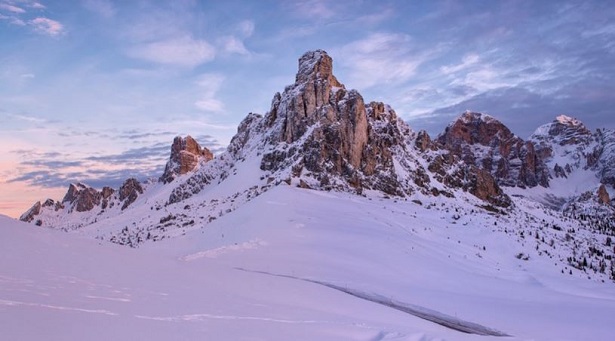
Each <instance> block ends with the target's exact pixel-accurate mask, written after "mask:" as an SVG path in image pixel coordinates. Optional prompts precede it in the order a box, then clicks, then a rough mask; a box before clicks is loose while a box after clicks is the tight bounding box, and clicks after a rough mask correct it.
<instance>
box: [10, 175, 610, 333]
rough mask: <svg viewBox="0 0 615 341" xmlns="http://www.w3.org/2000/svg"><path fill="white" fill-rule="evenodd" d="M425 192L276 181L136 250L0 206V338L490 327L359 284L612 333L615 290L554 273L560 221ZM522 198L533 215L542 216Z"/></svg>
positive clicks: (516, 321)
mask: <svg viewBox="0 0 615 341" xmlns="http://www.w3.org/2000/svg"><path fill="white" fill-rule="evenodd" d="M149 199H150V200H152V198H151V197H150V198H149ZM421 199H422V203H421V204H418V203H415V202H412V201H405V200H395V199H385V198H379V197H375V196H374V197H371V198H363V197H359V196H356V195H350V194H344V193H327V192H317V191H310V190H304V189H298V188H294V187H290V186H278V187H276V188H273V189H271V190H269V191H267V192H265V193H264V194H262V195H259V196H258V197H256V198H255V199H253V200H251V201H249V202H247V203H246V204H244V205H242V206H240V207H239V208H237V209H236V210H235V211H233V214H226V215H223V216H222V217H220V218H218V219H216V220H215V221H212V222H211V223H210V224H208V225H206V227H204V228H200V227H201V226H196V228H194V229H192V230H189V231H187V232H186V235H185V236H181V237H178V238H173V239H169V240H164V241H159V242H154V243H146V244H143V245H142V246H141V247H140V248H138V249H131V248H124V247H120V246H115V245H112V244H109V243H105V242H101V241H96V240H92V239H87V238H84V237H82V236H80V235H79V234H64V233H61V232H58V231H53V230H48V229H41V228H36V227H34V226H32V225H28V224H22V223H18V222H16V221H14V220H11V219H8V218H0V225H1V227H2V228H0V243H2V244H1V245H0V247H1V248H2V250H3V254H4V256H3V257H2V258H1V259H0V321H1V323H2V326H1V327H2V328H1V329H2V333H3V337H6V338H7V339H20V340H35V339H40V337H41V336H42V335H44V336H45V338H46V339H49V340H60V339H61V340H81V339H90V340H95V339H100V340H108V339H116V340H123V339H125V340H129V339H149V340H158V339H160V340H168V339H186V340H193V339H232V340H253V339H266V340H289V339H293V340H442V339H444V340H487V339H499V338H497V337H488V336H478V335H472V334H466V333H461V332H458V331H455V330H452V329H450V328H446V327H444V326H441V325H438V324H435V323H432V322H429V321H426V320H424V319H422V318H419V317H415V316H411V315H409V314H407V313H405V312H403V311H400V310H397V309H393V308H391V307H387V306H383V305H382V304H377V303H374V302H370V301H367V300H364V299H360V298H357V297H355V296H353V295H350V294H348V292H354V293H361V294H362V295H365V296H367V297H371V298H374V297H375V298H378V299H380V300H381V301H386V300H389V301H391V302H396V303H398V304H399V303H400V302H403V303H401V306H410V307H421V309H423V310H424V311H428V312H430V314H432V315H434V314H435V315H438V316H446V317H448V318H451V319H458V320H459V321H466V322H468V323H471V325H475V324H476V325H481V326H484V327H486V328H488V329H489V330H497V331H500V332H503V333H506V334H509V335H512V337H511V338H510V339H515V340H516V339H518V340H528V339H539V340H566V339H568V340H579V339H596V340H606V339H610V337H611V336H612V333H613V328H612V323H611V321H610V319H611V316H610V313H611V312H612V311H614V309H615V288H613V286H612V284H608V283H607V284H604V283H601V282H600V277H597V278H596V279H597V281H587V280H585V279H584V278H585V277H586V276H587V273H584V272H582V271H579V270H576V269H572V270H573V274H572V275H570V274H569V273H568V272H566V273H561V271H560V270H563V269H564V267H566V265H564V264H563V263H562V262H561V261H560V260H559V259H558V258H557V255H559V253H560V252H562V253H563V252H564V250H565V244H564V243H562V245H561V246H560V244H558V246H557V247H558V248H557V249H554V248H551V247H549V246H548V239H549V238H560V237H561V238H563V237H564V236H563V233H565V232H562V231H557V230H553V229H546V228H545V229H540V228H539V227H538V225H540V224H539V223H538V222H534V221H533V220H532V219H530V218H531V217H529V216H496V215H489V214H484V213H483V214H481V215H476V214H475V213H476V212H478V210H482V209H481V208H479V207H477V206H476V203H479V201H476V202H473V201H472V200H467V201H464V200H462V201H459V202H457V203H456V204H452V202H451V203H443V202H442V201H441V200H436V199H434V198H433V197H424V198H421ZM527 205H528V207H526V210H527V211H532V213H533V216H532V217H534V218H535V219H548V218H549V215H548V213H544V211H542V209H540V207H532V206H530V204H527ZM264 212H265V213H266V214H263V213H264ZM473 212H474V213H473ZM513 221H517V222H518V223H519V224H520V225H521V224H524V225H526V226H527V227H526V229H525V235H524V237H521V236H520V235H519V231H516V230H515V231H514V232H513V231H509V229H510V226H512V225H513ZM569 224H571V225H567V226H562V227H563V228H564V229H566V228H570V227H572V226H574V225H572V224H574V222H569ZM505 226H509V227H508V228H507V227H505ZM533 227H536V229H535V230H536V231H538V232H539V233H540V234H541V235H543V236H545V238H546V239H547V242H546V243H540V239H538V241H537V239H536V238H535V237H534V236H533V230H532V228H533ZM519 229H521V230H523V229H522V228H519ZM560 232H561V236H560ZM577 233H580V232H577ZM536 245H538V249H536ZM539 252H542V253H544V252H549V253H551V254H553V255H554V257H553V258H549V257H540V256H539V255H538V253H539ZM519 254H522V257H517V256H518V255H519ZM524 259H527V260H524ZM238 268H241V269H246V270H250V271H257V272H258V271H260V272H270V273H275V274H281V275H285V276H291V277H297V278H303V279H307V280H309V281H312V282H309V281H308V282H306V281H301V280H296V279H293V278H285V277H277V276H271V275H266V274H262V273H254V272H248V271H242V270H238ZM566 269H567V270H568V268H566ZM314 282H321V283H327V284H330V285H331V286H335V287H337V288H343V289H344V290H345V291H346V292H343V291H340V290H336V289H334V288H331V287H326V286H323V285H319V284H317V283H314Z"/></svg>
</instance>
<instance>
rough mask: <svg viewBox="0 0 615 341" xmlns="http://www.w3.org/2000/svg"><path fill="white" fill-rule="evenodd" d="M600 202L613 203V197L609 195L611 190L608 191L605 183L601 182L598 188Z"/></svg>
mask: <svg viewBox="0 0 615 341" xmlns="http://www.w3.org/2000/svg"><path fill="white" fill-rule="evenodd" d="M597 195H598V202H599V203H601V204H603V205H610V204H611V198H610V197H609V192H607V190H606V187H605V186H604V184H601V185H600V187H599V188H598V193H597Z"/></svg>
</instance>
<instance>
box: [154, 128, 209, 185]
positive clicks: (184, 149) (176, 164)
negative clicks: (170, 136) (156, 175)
mask: <svg viewBox="0 0 615 341" xmlns="http://www.w3.org/2000/svg"><path fill="white" fill-rule="evenodd" d="M213 158H214V156H213V154H212V153H211V151H209V149H207V148H205V147H201V146H200V145H199V144H198V143H197V142H196V141H195V140H194V139H193V138H192V137H191V136H186V137H185V138H183V137H181V136H177V137H175V139H174V140H173V145H172V146H171V156H170V157H169V161H168V162H167V164H166V167H165V169H164V173H163V174H162V176H161V177H160V181H161V182H163V183H165V184H167V183H169V182H171V181H173V180H174V179H175V178H176V177H177V176H179V175H183V174H186V173H188V172H191V171H193V170H194V169H195V168H196V166H197V165H198V164H199V162H201V161H203V162H207V161H210V160H212V159H213Z"/></svg>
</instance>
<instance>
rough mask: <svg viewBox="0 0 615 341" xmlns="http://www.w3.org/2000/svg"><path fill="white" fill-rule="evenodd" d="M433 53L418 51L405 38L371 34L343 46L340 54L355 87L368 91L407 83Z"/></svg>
mask: <svg viewBox="0 0 615 341" xmlns="http://www.w3.org/2000/svg"><path fill="white" fill-rule="evenodd" d="M433 52H434V50H423V49H418V48H415V47H414V46H413V39H412V38H411V37H410V36H408V35H406V34H401V33H372V34H369V35H368V36H367V37H365V38H363V39H360V40H357V41H354V42H352V43H349V44H347V45H345V46H343V47H342V48H341V49H340V50H339V53H338V54H339V60H340V63H341V65H342V66H345V67H347V68H349V69H350V71H351V74H350V76H351V80H352V82H353V83H352V84H353V86H357V87H359V88H369V87H372V86H374V85H377V84H380V85H381V84H387V83H402V82H404V81H407V80H408V79H410V78H411V77H412V76H413V75H414V74H415V73H416V70H417V68H418V67H419V66H420V65H421V64H422V63H423V62H425V61H426V60H427V59H428V57H429V56H430V55H431V54H432V53H433Z"/></svg>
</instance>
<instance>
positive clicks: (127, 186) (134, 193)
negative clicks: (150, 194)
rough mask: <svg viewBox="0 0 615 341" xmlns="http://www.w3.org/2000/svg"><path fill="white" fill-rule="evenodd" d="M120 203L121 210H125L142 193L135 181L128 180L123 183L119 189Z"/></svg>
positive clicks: (141, 188) (133, 179) (139, 185)
mask: <svg viewBox="0 0 615 341" xmlns="http://www.w3.org/2000/svg"><path fill="white" fill-rule="evenodd" d="M119 193H120V201H122V202H124V204H123V205H122V210H125V209H126V208H127V207H128V206H130V204H132V203H133V202H135V200H137V197H138V196H139V194H142V193H143V187H141V184H140V183H139V181H137V179H135V178H130V179H128V180H126V181H124V184H123V185H122V186H121V187H120V189H119Z"/></svg>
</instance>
